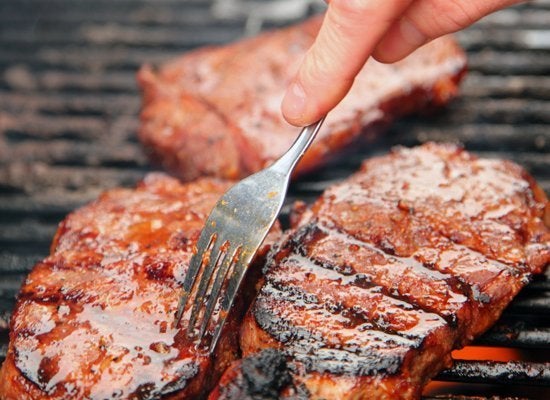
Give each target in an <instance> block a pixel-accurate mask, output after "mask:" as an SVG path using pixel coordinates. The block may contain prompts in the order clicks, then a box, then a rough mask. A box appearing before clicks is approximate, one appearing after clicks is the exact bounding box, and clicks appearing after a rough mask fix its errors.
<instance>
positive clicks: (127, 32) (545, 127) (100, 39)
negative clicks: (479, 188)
mask: <svg viewBox="0 0 550 400" xmlns="http://www.w3.org/2000/svg"><path fill="white" fill-rule="evenodd" d="M321 4H322V2H320V1H319V2H317V1H314V0H293V1H287V0H273V1H266V0H263V1H262V0H255V1H245V0H219V1H211V0H210V1H209V0H119V1H116V2H113V1H111V0H80V1H78V2H75V1H70V0H48V1H46V0H26V1H21V0H2V1H1V2H0V360H2V359H3V357H4V355H5V351H6V346H7V340H8V322H9V317H10V312H11V309H12V307H13V305H14V302H15V295H16V293H17V291H18V289H19V285H20V283H21V281H22V279H23V278H24V276H25V275H26V273H27V272H28V271H29V270H30V268H31V267H32V266H33V264H34V263H35V262H36V261H37V260H39V259H41V258H43V257H44V256H45V255H46V254H47V252H48V246H49V243H50V241H51V239H52V237H53V234H54V232H55V229H56V226H57V223H58V222H59V221H60V220H61V219H62V218H63V217H64V216H65V215H66V214H67V213H68V212H70V211H71V210H73V209H74V208H75V207H78V206H80V205H82V204H84V203H86V202H88V201H90V200H92V199H93V198H95V197H96V196H97V195H98V194H99V193H100V192H101V191H102V190H104V189H107V188H110V187H114V186H131V185H133V184H134V183H135V182H136V181H137V180H139V179H140V178H141V177H143V175H144V174H145V172H146V171H148V170H150V166H149V165H148V163H147V161H146V159H145V157H144V155H143V154H142V152H141V149H140V146H139V144H138V143H137V141H136V134H135V133H136V129H137V125H138V122H137V113H138V110H139V95H138V91H137V87H136V84H135V78H134V76H135V72H136V71H137V69H138V67H139V66H140V65H141V64H142V63H145V62H148V63H159V62H162V61H165V60H168V59H170V58H172V57H174V56H177V55H179V54H180V53H182V52H183V51H186V50H189V49H192V48H195V47H197V46H201V45H205V44H212V43H225V42H228V41H231V40H234V39H237V38H239V37H241V36H243V35H246V34H254V33H256V32H257V31H258V30H260V29H265V28H269V27H273V26H279V25H282V24H286V23H289V22H292V21H295V20H297V19H300V18H303V17H304V16H305V15H306V14H311V13H313V12H315V11H316V10H317V9H320V8H321V7H322V6H321ZM548 21H550V1H548V0H538V1H533V2H531V3H530V4H528V5H520V6H517V7H515V8H513V9H508V10H505V11H501V12H499V13H497V14H494V15H492V16H490V17H488V18H486V19H484V20H483V21H481V22H479V23H478V24H476V25H475V26H473V27H471V28H469V29H468V30H466V31H464V32H461V33H460V34H459V35H458V37H459V40H460V42H461V43H462V45H463V46H464V47H465V48H466V49H467V51H468V54H469V64H470V73H469V75H468V77H467V79H466V80H465V82H464V84H463V91H462V92H463V95H462V97H461V98H459V99H458V100H456V101H455V102H453V103H452V104H451V106H450V107H448V109H446V110H444V111H440V112H438V113H437V114H436V115H431V116H430V117H429V118H425V117H415V118H408V119H405V120H402V121H400V122H399V123H397V124H396V125H394V126H393V128H392V129H391V131H390V132H389V133H388V134H386V135H384V136H383V137H380V138H378V139H376V140H375V141H374V142H371V143H369V144H368V145H365V146H362V148H361V149H360V151H356V152H355V153H354V154H351V155H349V156H348V157H345V159H344V158H340V159H339V160H337V161H336V162H335V163H334V164H333V165H331V166H330V167H328V168H326V169H324V170H322V171H321V172H319V173H316V174H314V175H311V176H308V177H305V178H304V179H302V180H301V181H299V182H297V183H295V184H294V185H293V186H292V188H291V193H290V198H289V201H288V203H287V204H288V205H290V204H291V203H292V202H293V201H294V200H295V199H298V198H299V199H302V200H306V201H310V200H312V199H313V198H315V197H316V196H317V195H318V194H319V193H320V191H322V190H323V189H324V188H325V187H326V186H327V185H329V184H331V183H333V182H335V181H337V180H339V179H341V178H343V177H345V176H347V175H349V174H350V173H351V172H353V171H355V170H356V169H357V168H358V166H359V164H360V162H361V160H362V159H363V158H365V157H369V156H372V155H375V154H378V153H381V152H386V151H388V149H389V148H391V146H393V145H396V144H402V145H406V146H411V145H416V144H419V143H422V142H425V141H427V140H437V141H460V142H462V143H464V144H465V146H466V148H467V149H468V150H471V151H474V152H476V153H478V154H480V155H482V156H495V157H502V158H508V159H512V160H514V161H516V162H518V163H519V164H521V165H523V166H524V167H526V168H527V169H528V170H529V171H530V172H531V173H532V174H533V175H534V176H535V177H536V178H537V180H538V182H539V183H540V184H541V185H542V187H543V188H544V189H545V191H546V192H547V193H550V152H549V149H550V27H549V26H548ZM288 205H287V206H286V208H285V210H286V211H285V213H288V207H289V206H288ZM285 215H286V214H285ZM283 218H284V216H283ZM549 312H550V278H549V276H548V274H547V275H546V276H541V277H536V279H535V281H534V282H533V283H532V284H530V285H529V286H528V287H527V288H526V289H525V290H524V291H523V292H522V293H521V294H520V296H518V298H517V299H516V300H515V301H514V302H513V304H512V305H511V306H510V307H509V308H508V309H507V310H506V311H505V313H504V315H503V318H502V319H501V321H500V322H499V323H498V324H497V325H496V327H495V328H494V329H492V330H491V331H490V332H488V333H487V334H486V335H484V336H483V337H482V338H481V339H480V340H478V341H477V342H476V344H478V345H483V346H499V347H506V348H516V349H519V350H518V351H519V354H520V355H521V357H522V358H521V359H522V361H515V362H483V361H479V360H478V361H464V360H463V361H457V363H456V365H455V367H454V368H452V369H451V370H448V371H445V372H443V373H442V374H441V375H440V377H439V379H442V380H446V381H467V382H470V383H484V385H482V386H478V385H469V386H466V387H465V386H461V387H459V388H457V387H450V388H447V389H444V390H441V389H438V390H434V391H433V393H432V394H430V395H429V396H431V397H427V398H430V399H433V398H455V399H473V398H474V397H467V396H473V395H474V394H479V393H483V396H488V397H489V398H494V397H491V396H493V395H495V396H505V397H506V396H520V397H521V398H527V397H528V398H532V399H537V398H540V399H542V398H547V397H546V395H548V388H549V387H550V363H549V362H548V361H549V360H550V324H549V321H548V319H547V318H546V319H544V315H546V316H547V315H549ZM443 393H449V394H450V393H453V394H454V395H450V397H446V395H444V394H443ZM458 394H464V395H466V397H461V396H458ZM433 396H436V397H433ZM526 396H527V397H526ZM475 398H476V399H479V398H480V397H475ZM500 398H503V397H500Z"/></svg>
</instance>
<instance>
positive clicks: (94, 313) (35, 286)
mask: <svg viewBox="0 0 550 400" xmlns="http://www.w3.org/2000/svg"><path fill="white" fill-rule="evenodd" d="M227 188H228V184H227V183H224V182H220V181H216V180H208V179H203V180H199V181H196V182H194V183H191V184H187V185H182V184H180V183H178V181H177V180H175V179H173V178H168V177H166V176H164V175H149V176H148V177H147V178H146V179H145V180H144V182H143V183H141V184H140V186H138V187H137V188H136V189H135V190H130V189H115V190H111V191H109V192H106V193H105V194H103V195H102V196H101V197H100V198H99V199H98V200H97V201H95V202H93V203H91V204H90V205H88V206H85V207H83V208H81V209H80V210H77V211H75V212H74V213H72V214H71V215H69V216H68V217H67V218H66V219H65V220H64V221H63V222H62V223H61V225H60V227H59V229H58V232H57V234H56V237H55V239H54V242H53V244H52V250H51V255H50V256H49V257H47V258H46V259H45V260H43V261H41V262H39V263H38V264H37V265H36V266H35V267H34V269H33V270H32V272H31V273H30V274H29V276H28V277H27V279H26V281H25V282H24V284H23V287H22V288H21V291H20V293H19V298H18V301H17V304H16V308H15V311H14V314H13V317H12V320H11V331H10V344H9V348H8V353H7V358H6V360H5V362H4V364H3V366H2V369H1V371H0V398H1V399H5V400H7V399H10V400H11V399H14V400H15V399H27V398H32V399H68V398H87V399H88V398H89V399H106V398H125V399H128V398H132V399H149V398H160V397H162V398H166V399H171V398H190V399H198V398H201V397H202V396H204V395H206V394H207V393H208V391H209V389H210V388H211V387H212V385H213V384H215V383H216V381H217V379H218V378H219V376H220V374H221V373H222V372H223V371H224V370H225V368H226V367H227V366H228V365H229V364H230V363H231V362H232V361H233V360H234V359H235V358H236V356H237V350H238V346H237V337H236V336H237V334H236V332H238V323H239V321H237V319H236V318H229V320H230V322H229V326H228V327H227V329H228V330H227V332H226V334H225V335H223V336H222V339H221V342H220V346H219V348H218V350H217V354H216V355H215V357H214V360H215V361H214V362H211V360H210V359H209V358H208V357H206V356H205V355H201V354H200V353H199V352H197V351H196V350H195V347H194V346H193V345H192V344H191V343H189V342H188V340H187V339H186V335H185V332H184V331H183V329H176V328H175V327H174V313H175V310H176V307H177V303H178V296H179V294H180V292H179V288H180V287H181V282H182V281H183V276H184V274H185V271H186V269H187V266H188V261H189V259H190V257H191V254H192V251H193V247H194V245H195V242H196V240H197V239H198V235H199V232H200V230H201V229H202V225H203V223H204V221H205V219H206V216H207V214H208V213H209V212H210V209H211V208H212V207H213V206H214V204H215V201H217V199H218V197H219V196H220V195H221V194H222V193H223V192H224V191H225V190H226V189H227ZM238 308H239V307H237V309H238ZM241 309H243V307H242V306H241ZM243 311H244V310H243ZM235 312H236V314H235V315H237V314H238V311H237V310H235ZM241 316H242V313H241Z"/></svg>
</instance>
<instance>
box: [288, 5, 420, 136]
mask: <svg viewBox="0 0 550 400" xmlns="http://www.w3.org/2000/svg"><path fill="white" fill-rule="evenodd" d="M411 1H412V0H332V1H330V3H329V7H328V10H327V13H326V15H325V20H324V22H323V25H322V27H321V30H320V31H319V34H318V36H317V39H316V40H315V43H314V44H313V46H312V48H311V49H310V50H309V52H308V53H307V54H306V56H305V58H304V61H303V63H302V65H301V67H300V69H299V72H298V74H297V76H296V78H295V79H294V81H293V82H292V83H291V84H290V86H289V88H288V90H287V93H286V95H285V98H284V100H283V103H282V112H283V115H284V117H285V118H286V119H287V121H288V122H290V123H291V124H293V125H297V126H304V125H308V124H310V123H313V122H315V121H316V120H318V119H320V118H321V117H322V116H323V115H325V114H326V113H327V112H328V111H329V110H331V109H332V108H333V107H334V106H336V105H337V104H338V103H339V102H340V100H341V99H342V98H343V97H344V96H345V95H346V93H347V92H348V91H349V89H350V87H351V85H352V83H353V80H354V78H355V75H357V73H358V72H359V70H360V69H361V68H362V67H363V65H364V64H365V62H366V60H367V59H368V57H369V56H370V54H371V52H372V51H373V50H374V48H375V46H376V44H377V43H378V41H379V40H380V39H381V38H382V36H383V35H384V33H385V32H386V30H387V29H388V28H389V27H390V26H392V25H393V24H394V22H395V21H396V20H397V19H398V17H399V16H400V15H401V14H402V13H403V12H404V10H406V9H407V7H408V6H409V4H410V3H411Z"/></svg>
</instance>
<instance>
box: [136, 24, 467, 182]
mask: <svg viewBox="0 0 550 400" xmlns="http://www.w3.org/2000/svg"><path fill="white" fill-rule="evenodd" d="M320 23H321V17H319V16H318V17H315V18H312V19H310V20H307V21H305V22H303V23H300V24H297V25H294V26H291V27H289V28H285V29H280V30H276V31H272V32H268V33H263V34H261V35H259V36H257V37H254V38H251V39H246V40H242V41H240V42H236V43H234V44H230V45H226V46H221V47H207V48H202V49H198V50H195V51H191V52H189V53H187V54H185V55H183V56H182V57H180V58H179V59H176V60H174V61H172V62H169V63H167V64H165V65H163V66H161V67H160V68H159V69H158V71H154V70H153V69H152V68H151V67H149V66H145V67H143V68H142V69H141V71H140V72H139V75H138V80H139V83H140V85H141V87H142V89H143V107H142V112H141V127H140V131H139V138H140V140H141V142H142V143H143V144H144V145H145V147H146V149H147V151H148V152H149V154H150V155H151V156H152V157H153V159H154V160H156V161H157V162H158V163H160V164H162V166H163V167H165V168H166V169H168V170H169V171H171V172H173V173H176V174H177V175H178V176H179V177H180V178H182V179H184V180H191V179H194V178H196V177H199V176H204V175H209V176H218V177H223V178H231V179H235V178H241V177H244V176H246V175H249V174H251V173H253V172H256V171H258V170H260V169H262V168H263V167H265V166H267V165H268V164H270V163H271V162H272V161H273V160H275V159H276V158H278V157H279V156H281V155H282V154H283V153H284V152H285V151H286V150H287V149H288V148H289V147H290V145H291V144H292V142H293V141H294V139H295V138H296V136H297V135H298V132H299V130H298V128H296V127H292V126H290V125H289V124H287V123H286V122H285V121H284V119H283V117H282V114H281V112H280V103H281V100H282V98H283V95H284V91H285V88H286V86H287V84H288V83H289V81H290V79H291V78H292V76H293V75H294V73H295V72H296V70H297V68H298V64H299V62H300V61H301V59H302V57H303V55H304V54H305V52H306V51H307V49H308V48H309V47H310V46H311V44H312V43H313V41H314V38H315V36H316V34H317V31H318V29H319V26H320ZM465 67H466V57H465V54H464V53H463V51H462V50H461V49H460V47H459V46H458V44H457V43H456V42H455V41H454V40H453V39H452V38H451V37H443V38H440V39H437V40H435V41H433V42H431V43H429V44H427V45H425V46H424V47H422V48H421V49H419V50H418V51H416V52H415V53H413V54H412V55H410V56H409V57H407V58H406V59H404V60H403V61H400V62H398V63H396V64H392V65H385V64H380V63H378V62H376V61H374V60H372V59H371V60H369V62H367V64H366V65H365V67H364V68H363V70H362V71H361V72H360V74H359V75H358V77H357V78H356V80H355V83H354V85H353V87H352V89H351V92H350V93H349V94H348V95H347V97H346V98H345V99H344V100H343V101H342V102H341V103H340V105H338V106H337V107H336V108H335V109H334V110H333V111H332V112H331V113H330V114H329V116H328V118H327V121H326V122H325V124H324V127H323V128H322V129H321V131H320V132H319V136H318V138H317V139H316V141H315V142H314V143H313V145H312V146H311V148H310V149H309V150H308V152H307V154H306V155H305V157H304V158H303V159H302V161H301V162H300V163H299V164H298V166H297V170H296V172H297V174H300V173H303V172H306V171H309V170H312V169H314V168H316V167H318V166H320V165H322V164H323V163H325V162H326V161H327V160H328V159H330V157H331V156H333V155H334V154H335V153H337V152H338V151H339V150H341V149H344V148H345V147H347V146H348V145H349V144H350V143H353V142H354V141H355V140H356V139H357V138H358V137H359V136H368V135H369V134H371V135H372V134H373V133H375V132H376V131H378V130H379V129H380V128H381V127H382V126H383V125H386V124H387V123H388V122H389V121H391V120H392V119H394V118H396V117H398V116H400V115H403V114H407V113H410V112H413V111H419V110H424V109H426V108H428V106H433V105H441V104H445V103H446V102H447V101H449V99H450V98H452V97H453V96H455V94H456V92H457V85H458V83H459V81H460V79H461V77H462V75H463V72H464V71H465Z"/></svg>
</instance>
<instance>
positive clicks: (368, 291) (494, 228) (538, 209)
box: [241, 144, 550, 399]
mask: <svg viewBox="0 0 550 400" xmlns="http://www.w3.org/2000/svg"><path fill="white" fill-rule="evenodd" d="M548 209H549V207H548V200H547V198H546V196H545V194H544V192H543V191H542V190H541V189H540V188H539V187H538V186H537V185H536V183H535V182H534V181H533V179H532V178H531V177H530V176H529V175H528V174H527V173H526V172H525V171H524V170H523V169H521V168H520V167H519V166H517V165H515V164H513V163H511V162H507V161H500V160H485V159H478V158H477V157H475V156H473V155H471V154H469V153H467V152H466V151H463V150H462V149H461V148H459V147H457V146H454V145H436V144H428V145H424V146H421V147H418V148H414V149H403V148H402V149H397V150H395V151H393V152H392V153H391V154H390V155H387V156H384V157H378V158H374V159H371V160H369V161H366V162H365V163H364V164H363V166H362V168H361V170H360V171H359V172H358V173H356V174H355V175H353V176H352V177H350V178H349V179H347V180H345V181H344V182H342V183H340V184H338V185H335V186H333V187H331V188H329V189H328V190H327V191H326V192H325V193H324V194H323V195H322V197H321V198H320V199H319V200H318V201H317V202H316V203H314V205H313V206H312V207H311V208H310V209H309V210H306V211H305V212H303V214H302V215H301V216H299V217H297V219H298V222H297V223H296V224H295V226H294V228H293V229H292V230H291V231H290V232H289V233H287V234H286V235H285V238H284V239H283V241H282V242H281V243H280V245H279V248H278V249H277V251H272V252H273V254H271V255H270V256H269V257H268V258H269V259H270V261H269V262H268V264H267V265H266V268H265V272H266V277H265V282H264V283H263V286H262V287H261V289H260V292H259V295H258V296H257V298H256V299H255V302H254V303H253V305H252V306H251V308H250V310H249V312H248V314H247V316H246V317H245V321H244V323H243V327H242V333H241V348H242V350H243V355H245V356H246V355H251V354H254V353H257V352H259V351H261V350H262V349H265V348H279V349H281V350H283V351H284V352H285V353H286V354H287V355H288V356H289V358H290V359H291V360H293V363H294V364H293V365H294V367H293V368H294V379H295V380H296V381H298V382H301V383H303V384H304V385H305V386H306V387H307V389H308V390H309V392H310V393H311V397H312V398H316V399H319V398H323V399H351V398H353V399H359V398H361V399H363V398H365V399H417V398H419V397H420V394H421V390H422V387H423V385H424V384H425V383H426V382H427V381H428V380H429V379H430V378H431V377H433V376H434V375H435V374H437V372H438V371H439V370H441V369H442V368H443V367H445V366H447V365H449V364H450V362H451V359H450V353H451V350H453V349H455V348H459V347H461V346H463V345H464V344H466V343H468V342H470V341H471V340H472V339H473V338H474V337H476V336H477V335H479V334H481V333H482V332H484V331H485V330H486V329H487V328H488V327H489V326H490V325H491V324H493V323H494V322H495V321H496V320H497V319H498V318H499V316H500V314H501V312H502V310H503V309H504V307H505V306H506V305H507V304H508V303H509V302H510V300H511V299H512V298H513V297H514V295H516V294H517V293H518V291H519V290H520V289H521V288H522V287H523V286H525V285H526V284H527V283H528V282H529V278H530V276H531V275H532V274H534V273H539V272H541V271H542V270H543V269H544V268H545V267H546V266H547V264H548V263H549V262H550V232H549V230H548V228H547V227H545V225H544V222H543V221H544V213H545V210H546V212H548Z"/></svg>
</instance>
